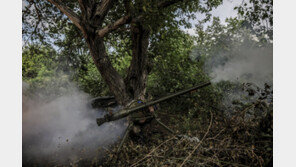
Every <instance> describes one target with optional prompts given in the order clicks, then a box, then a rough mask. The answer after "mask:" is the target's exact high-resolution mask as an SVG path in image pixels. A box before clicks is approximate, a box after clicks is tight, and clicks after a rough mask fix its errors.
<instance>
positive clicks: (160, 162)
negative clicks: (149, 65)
mask: <svg viewBox="0 0 296 167" xmlns="http://www.w3.org/2000/svg"><path fill="white" fill-rule="evenodd" d="M263 108H264V109H263ZM250 110H253V111H254V112H253V114H252V115H250V113H249V114H248V112H247V111H250ZM197 112H198V111H197ZM221 112H223V111H221V110H217V109H214V108H213V109H212V110H209V111H207V112H206V113H198V114H197V115H199V116H198V117H196V118H190V122H188V117H186V116H180V115H179V116H177V115H172V114H170V113H169V112H168V111H161V112H159V114H158V115H159V117H160V118H161V120H162V121H163V122H164V123H165V124H166V125H167V126H169V127H170V128H171V129H173V130H175V131H176V133H177V134H186V135H188V136H191V137H198V138H199V140H200V142H196V141H194V140H190V138H184V137H183V138H179V137H177V136H174V135H172V134H170V133H168V132H167V131H166V130H165V129H164V128H162V127H160V126H159V125H158V124H156V123H155V122H152V123H151V124H150V125H147V126H146V127H144V129H143V132H142V133H141V137H133V138H130V139H129V140H128V141H127V142H126V143H125V144H124V146H123V148H122V150H121V152H120V153H118V154H117V153H116V149H117V148H116V147H115V148H113V150H111V151H109V152H108V154H107V155H106V156H105V157H104V159H103V163H102V164H100V165H99V164H97V166H133V167H136V166H272V141H273V140H272V129H273V127H272V103H270V104H268V105H266V103H265V101H261V100H258V101H256V102H255V103H252V104H251V105H248V106H244V107H243V108H242V110H239V111H236V112H234V113H232V115H231V116H227V117H226V116H224V117H221ZM255 112H260V114H258V113H257V114H255Z"/></svg>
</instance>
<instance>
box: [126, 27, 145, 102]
mask: <svg viewBox="0 0 296 167" xmlns="http://www.w3.org/2000/svg"><path fill="white" fill-rule="evenodd" d="M131 33H132V34H131V35H132V60H131V64H130V67H129V69H128V73H127V77H126V78H125V84H126V87H127V90H128V92H129V93H130V94H131V95H132V98H133V99H141V100H145V93H146V83H147V76H148V55H147V50H148V45H149V35H150V31H149V30H148V29H146V28H144V26H143V25H141V23H139V22H137V23H135V24H133V25H132V27H131Z"/></svg>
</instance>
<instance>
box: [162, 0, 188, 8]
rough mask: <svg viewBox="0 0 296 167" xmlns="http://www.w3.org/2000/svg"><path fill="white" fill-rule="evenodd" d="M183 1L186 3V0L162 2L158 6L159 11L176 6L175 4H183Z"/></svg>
mask: <svg viewBox="0 0 296 167" xmlns="http://www.w3.org/2000/svg"><path fill="white" fill-rule="evenodd" d="M183 1H185V0H168V1H162V2H160V3H159V4H158V5H157V7H158V8H159V9H163V8H167V7H169V6H171V5H174V4H176V3H178V2H183Z"/></svg>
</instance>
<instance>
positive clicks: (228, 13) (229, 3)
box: [185, 0, 244, 35]
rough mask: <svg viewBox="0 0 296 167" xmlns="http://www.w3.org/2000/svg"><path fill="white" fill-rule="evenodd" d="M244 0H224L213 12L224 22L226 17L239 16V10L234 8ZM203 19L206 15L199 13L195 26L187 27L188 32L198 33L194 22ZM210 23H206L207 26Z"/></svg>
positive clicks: (191, 33)
mask: <svg viewBox="0 0 296 167" xmlns="http://www.w3.org/2000/svg"><path fill="white" fill-rule="evenodd" d="M243 1H244V0H223V3H222V5H220V6H218V7H217V8H216V9H214V10H213V11H212V12H211V14H212V15H213V16H215V17H219V18H220V20H221V22H222V23H225V19H226V18H229V17H235V16H237V11H236V10H234V9H233V8H234V7H235V6H239V5H240V4H241V3H242V2H243ZM198 18H201V19H203V18H204V16H203V15H201V14H197V19H196V20H192V24H193V28H191V29H185V31H186V32H188V33H189V34H190V35H196V34H195V26H194V24H196V23H197V21H198V20H201V19H198ZM209 24H210V23H206V26H207V25H209Z"/></svg>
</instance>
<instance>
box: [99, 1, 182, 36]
mask: <svg viewBox="0 0 296 167" xmlns="http://www.w3.org/2000/svg"><path fill="white" fill-rule="evenodd" d="M107 1H108V0H107ZM182 1H184V0H168V1H163V2H160V3H159V4H158V5H157V7H158V8H159V9H164V8H167V7H169V6H171V5H174V4H176V3H178V2H182ZM125 3H126V5H127V3H128V1H126V2H125ZM126 5H125V6H126ZM126 10H127V9H126ZM128 12H129V11H128ZM142 18H143V15H140V16H138V17H136V18H134V19H131V16H130V15H127V16H123V17H121V18H120V19H118V20H116V21H115V22H114V23H111V24H109V25H107V26H106V27H104V28H102V29H100V30H97V31H96V33H97V34H98V35H99V37H104V36H105V35H106V34H108V33H109V32H112V31H114V30H116V29H118V28H119V27H121V26H123V25H124V24H128V23H131V22H133V23H135V22H138V21H140V20H141V19H142Z"/></svg>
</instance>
